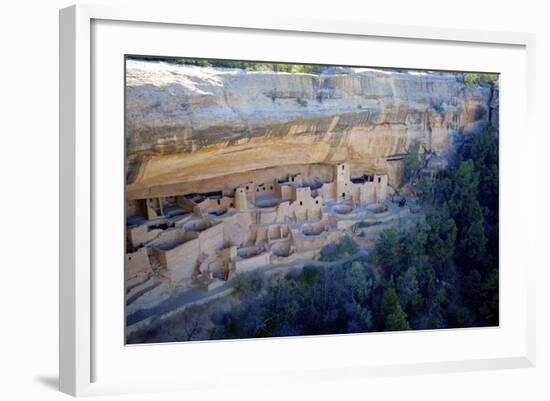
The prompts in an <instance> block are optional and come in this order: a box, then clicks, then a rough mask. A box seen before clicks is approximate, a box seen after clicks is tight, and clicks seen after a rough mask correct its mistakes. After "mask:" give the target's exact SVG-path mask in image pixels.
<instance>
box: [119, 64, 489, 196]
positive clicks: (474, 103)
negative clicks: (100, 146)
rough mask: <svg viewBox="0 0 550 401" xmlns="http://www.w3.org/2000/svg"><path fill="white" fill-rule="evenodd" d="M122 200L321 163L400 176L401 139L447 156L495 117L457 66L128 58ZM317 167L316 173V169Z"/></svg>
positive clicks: (225, 184) (392, 178) (215, 186)
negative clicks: (305, 68)
mask: <svg viewBox="0 0 550 401" xmlns="http://www.w3.org/2000/svg"><path fill="white" fill-rule="evenodd" d="M126 74H127V75H126V133H125V135H126V136H125V142H126V151H127V165H126V177H127V197H128V199H138V198H145V197H153V196H167V195H174V194H177V193H185V192H205V191H214V190H220V189H226V190H228V191H229V190H231V189H232V188H234V187H235V186H236V185H239V184H240V183H243V182H246V180H248V179H250V177H251V174H255V176H254V177H255V178H258V177H260V178H262V177H265V178H268V177H273V176H279V175H284V174H287V173H296V172H302V173H304V174H307V175H316V176H319V177H320V178H327V179H328V178H330V177H329V175H330V174H331V171H332V170H330V169H328V168H326V167H325V166H324V165H325V164H334V163H338V162H342V161H346V162H348V163H349V164H350V166H351V169H352V172H355V173H357V174H362V173H363V172H365V171H380V172H385V173H387V174H388V176H389V182H390V185H392V186H394V187H395V186H397V185H398V182H399V175H400V170H401V167H402V163H401V161H400V160H401V159H402V157H403V154H404V153H405V152H406V151H407V150H408V149H409V148H411V147H418V148H419V149H420V150H430V151H433V152H436V154H437V155H439V156H440V157H441V158H442V159H445V158H447V157H449V155H451V154H452V153H453V150H454V149H456V146H457V145H458V144H460V143H462V142H463V140H464V139H465V138H466V137H468V136H469V135H473V134H476V133H477V132H479V131H481V130H483V129H484V128H485V127H486V126H487V125H489V124H493V125H496V124H498V93H497V89H494V88H492V87H491V86H489V85H467V84H466V83H464V80H463V77H462V74H460V73H443V72H420V71H397V70H381V69H370V68H328V69H325V70H323V72H322V73H320V74H305V73H285V72H273V71H247V70H242V69H223V68H211V67H198V66H191V65H177V64H170V63H164V62H147V61H137V60H127V65H126ZM325 175H326V177H325Z"/></svg>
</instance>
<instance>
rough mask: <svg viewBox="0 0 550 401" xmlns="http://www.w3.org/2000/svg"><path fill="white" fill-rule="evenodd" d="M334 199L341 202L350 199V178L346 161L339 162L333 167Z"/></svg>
mask: <svg viewBox="0 0 550 401" xmlns="http://www.w3.org/2000/svg"><path fill="white" fill-rule="evenodd" d="M334 173H335V174H334V175H335V177H334V178H335V181H336V196H335V198H336V200H337V201H338V202H343V201H346V200H351V180H350V168H349V164H348V163H339V164H337V165H336V167H335V172H334Z"/></svg>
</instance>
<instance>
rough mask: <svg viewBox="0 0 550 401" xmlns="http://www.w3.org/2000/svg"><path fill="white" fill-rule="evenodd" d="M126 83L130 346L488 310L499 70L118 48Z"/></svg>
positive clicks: (409, 323) (443, 321)
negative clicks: (189, 54) (323, 62)
mask: <svg viewBox="0 0 550 401" xmlns="http://www.w3.org/2000/svg"><path fill="white" fill-rule="evenodd" d="M124 81H125V88H123V89H124V92H125V104H124V113H125V114H124V118H125V127H124V163H125V169H124V170H125V171H124V174H125V177H124V182H125V188H124V193H125V200H124V202H125V204H124V210H125V221H124V222H122V221H121V222H120V223H121V224H124V236H125V237H124V238H123V239H122V238H121V241H124V246H125V263H124V288H121V291H124V299H125V323H124V324H125V344H126V345H139V344H155V343H170V342H187V341H205V340H226V339H233V340H236V339H250V338H273V337H289V336H318V335H337V334H338V335H346V334H359V333H380V332H395V331H405V330H442V329H465V328H478V327H498V326H499V312H500V308H499V301H500V298H499V74H498V73H493V72H477V71H441V70H421V69H405V68H394V67H391V66H382V67H379V66H368V65H364V66H352V65H320V64H307V63H301V64H297V63H290V62H282V61H281V62H279V61H250V60H225V59H214V58H212V59H207V58H190V57H177V56H156V55H155V56H152V55H130V54H127V55H125V58H124ZM113 134H116V133H113ZM120 135H122V132H121V133H120ZM115 206H116V205H113V207H115ZM121 206H122V205H121ZM121 256H122V255H121Z"/></svg>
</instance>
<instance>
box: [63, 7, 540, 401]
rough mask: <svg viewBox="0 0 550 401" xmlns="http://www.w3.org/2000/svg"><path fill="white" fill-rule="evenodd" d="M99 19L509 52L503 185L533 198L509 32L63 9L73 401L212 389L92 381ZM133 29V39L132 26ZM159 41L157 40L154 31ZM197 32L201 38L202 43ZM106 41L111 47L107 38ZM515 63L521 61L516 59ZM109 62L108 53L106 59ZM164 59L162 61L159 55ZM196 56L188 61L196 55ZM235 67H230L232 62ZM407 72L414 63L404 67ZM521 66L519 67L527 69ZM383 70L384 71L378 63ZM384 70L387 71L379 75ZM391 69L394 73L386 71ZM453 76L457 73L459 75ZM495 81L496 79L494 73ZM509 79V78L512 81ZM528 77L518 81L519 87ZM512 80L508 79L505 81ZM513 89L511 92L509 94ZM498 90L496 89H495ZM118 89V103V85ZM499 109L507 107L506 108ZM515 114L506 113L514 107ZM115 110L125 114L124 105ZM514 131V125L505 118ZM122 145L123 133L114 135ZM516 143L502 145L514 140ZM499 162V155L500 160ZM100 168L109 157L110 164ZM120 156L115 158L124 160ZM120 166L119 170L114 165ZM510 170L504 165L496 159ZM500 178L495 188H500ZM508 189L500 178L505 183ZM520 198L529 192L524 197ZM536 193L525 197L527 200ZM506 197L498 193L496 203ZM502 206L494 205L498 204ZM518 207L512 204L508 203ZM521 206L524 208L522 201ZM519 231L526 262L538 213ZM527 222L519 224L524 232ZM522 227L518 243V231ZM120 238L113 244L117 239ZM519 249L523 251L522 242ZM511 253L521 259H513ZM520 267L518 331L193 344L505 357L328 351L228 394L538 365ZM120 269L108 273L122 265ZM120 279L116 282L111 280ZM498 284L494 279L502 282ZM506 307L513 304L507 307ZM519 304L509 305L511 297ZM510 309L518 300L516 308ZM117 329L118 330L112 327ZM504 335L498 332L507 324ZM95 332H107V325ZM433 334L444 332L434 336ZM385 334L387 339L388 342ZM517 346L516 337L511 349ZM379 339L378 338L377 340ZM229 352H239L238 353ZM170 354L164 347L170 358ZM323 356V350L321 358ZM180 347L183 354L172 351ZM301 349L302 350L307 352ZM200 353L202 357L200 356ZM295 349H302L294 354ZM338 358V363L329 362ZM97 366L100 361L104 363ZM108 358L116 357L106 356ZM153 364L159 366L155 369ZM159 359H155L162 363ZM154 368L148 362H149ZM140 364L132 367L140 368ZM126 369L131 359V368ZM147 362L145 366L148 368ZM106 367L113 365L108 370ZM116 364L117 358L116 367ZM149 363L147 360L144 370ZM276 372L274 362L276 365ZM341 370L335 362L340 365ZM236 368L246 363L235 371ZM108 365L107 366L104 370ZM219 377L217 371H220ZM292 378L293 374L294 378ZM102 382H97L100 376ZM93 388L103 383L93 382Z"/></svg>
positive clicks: (524, 45)
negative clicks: (407, 346)
mask: <svg viewBox="0 0 550 401" xmlns="http://www.w3.org/2000/svg"><path fill="white" fill-rule="evenodd" d="M98 21H110V22H109V23H110V24H113V23H117V22H120V23H136V22H139V23H140V24H153V25H155V24H156V25H158V26H159V27H160V26H162V27H163V28H165V29H172V28H171V27H174V29H177V27H185V26H189V27H204V28H205V29H208V30H210V31H216V30H220V31H221V30H224V29H231V30H236V31H239V30H240V31H239V32H242V33H244V34H245V35H252V34H253V33H254V32H255V31H261V32H268V33H269V32H271V33H273V34H277V33H285V34H289V35H292V34H295V35H299V34H307V35H309V36H310V37H311V36H312V35H313V36H315V35H318V36H323V37H330V35H337V36H338V37H343V38H354V40H355V39H361V38H383V39H384V40H389V41H396V42H398V41H418V42H422V43H424V42H426V43H428V42H430V43H431V42H435V43H437V45H438V46H446V45H449V46H451V45H453V46H454V45H456V44H460V45H461V46H464V47H468V46H472V47H475V46H495V47H502V48H504V47H511V48H513V49H517V50H518V51H517V53H518V54H517V55H514V56H513V57H518V59H517V60H518V66H519V67H518V68H519V70H521V73H518V76H516V77H515V79H514V80H513V82H514V83H515V84H516V85H517V87H515V88H512V89H515V90H517V91H519V92H520V93H522V94H523V95H521V96H519V99H515V101H516V102H519V103H518V104H519V106H520V107H524V108H525V110H524V111H525V112H524V113H523V112H519V113H518V114H519V117H517V118H516V120H514V121H513V122H511V123H510V124H515V125H513V126H514V127H522V129H523V130H524V132H525V134H524V136H523V143H527V146H524V147H523V148H522V149H516V152H517V153H518V154H519V155H520V157H521V160H522V162H524V163H521V165H520V167H518V169H519V171H516V172H515V174H512V173H510V169H508V168H506V169H505V170H506V171H507V172H508V173H510V175H509V176H510V177H511V178H510V179H516V178H518V177H519V179H523V184H524V185H525V188H535V186H536V184H535V176H534V174H526V173H528V172H534V171H535V164H536V161H535V157H534V153H535V134H534V130H533V126H532V122H533V119H534V117H533V113H534V86H535V75H534V64H535V63H534V57H535V55H534V49H535V37H534V35H531V34H523V33H508V32H485V31H471V30H459V29H436V28H427V27H414V26H399V25H375V24H368V23H363V22H349V21H322V20H296V19H292V18H290V17H289V18H276V17H265V18H262V17H258V16H253V15H248V16H243V17H242V18H240V19H235V18H231V19H225V18H222V19H220V18H218V17H203V16H194V15H184V14H182V13H181V11H178V10H173V11H172V10H166V9H160V8H159V9H156V8H146V9H144V8H137V7H136V8H134V7H132V8H112V7H109V6H103V5H102V6H95V5H94V6H92V5H86V6H83V5H78V6H72V7H69V8H66V9H63V10H61V11H60V267H59V269H60V270H59V277H60V301H59V302H60V306H59V308H60V327H59V330H60V340H59V341H60V344H59V345H60V361H59V375H60V390H61V391H63V392H65V393H68V394H71V395H75V396H80V395H94V394H107V393H126V392H134V391H160V390H167V389H189V388H193V389H197V388H198V389H201V388H208V386H209V385H210V384H211V381H209V380H208V376H207V375H206V374H205V373H201V371H200V369H197V371H196V372H195V373H193V372H187V373H186V375H185V377H183V378H179V379H178V378H173V377H168V378H167V379H165V380H160V379H152V380H151V381H149V382H148V381H144V380H140V381H139V383H136V382H134V381H132V380H130V379H129V378H128V377H123V375H120V377H116V375H111V376H109V378H106V379H105V380H103V379H102V378H101V372H98V369H100V368H99V366H101V365H100V364H97V363H96V358H97V356H98V353H99V354H101V353H102V352H103V354H105V353H106V351H105V350H106V349H107V348H102V347H103V345H102V344H101V341H100V343H99V345H98V344H96V341H97V335H96V334H94V333H96V325H97V324H98V322H100V321H101V319H102V317H101V313H100V312H99V313H98V310H101V308H100V307H99V308H96V307H94V293H95V291H97V289H98V288H97V287H98V286H99V285H101V282H102V281H101V279H98V277H97V276H96V275H95V274H94V263H95V261H96V260H97V259H96V255H95V253H94V232H96V233H97V221H96V219H97V218H98V214H97V213H96V212H97V205H96V204H95V202H96V198H95V195H96V194H95V191H96V189H97V186H96V185H101V184H98V182H97V181H96V179H95V178H94V177H95V175H96V172H95V169H96V168H97V158H96V157H97V154H98V152H101V148H100V146H99V145H97V143H96V142H95V141H94V138H93V135H94V134H93V133H94V130H93V126H94V125H95V126H100V124H97V121H95V120H94V118H98V115H97V114H96V110H95V108H94V107H95V105H94V103H93V102H92V95H93V91H94V89H93V86H92V85H91V83H92V79H93V75H94V68H97V64H96V61H95V60H94V59H93V58H94V54H97V53H95V51H97V50H98V49H97V48H95V47H94V46H101V44H102V43H104V42H101V40H98V41H97V42H94V41H93V32H94V23H96V22H98ZM117 29H129V28H128V26H123V27H119V28H117ZM136 29H140V28H139V27H138V28H136ZM159 34H163V33H162V32H161V33H159ZM199 34H200V33H199ZM113 42H116V41H115V40H113ZM520 53H521V54H520ZM113 54H114V53H113ZM166 55H170V54H166ZM193 56H194V54H193ZM234 58H236V59H238V58H239V57H238V56H235V57H234ZM120 63H121V65H120V68H121V70H120V71H117V72H116V74H119V75H120V73H121V71H122V60H120ZM409 63H413V61H412V60H409ZM523 63H525V64H523ZM384 66H386V65H384ZM387 66H390V65H387ZM392 66H393V65H392ZM456 69H460V66H457V68H456ZM493 72H499V71H495V70H493ZM510 74H511V75H510V76H512V74H513V73H512V72H511V73H510ZM523 78H524V79H523ZM510 82H512V80H511V81H510ZM508 88H510V87H508ZM505 89H506V85H504V88H503V91H504V90H505ZM116 90H119V91H120V94H122V93H123V87H120V88H118V89H116ZM504 100H506V99H504ZM501 104H502V105H503V107H502V113H503V114H504V113H507V112H508V111H509V109H508V110H507V109H506V105H507V104H508V103H507V102H506V101H504V102H502V103H501ZM510 104H511V103H510ZM120 107H123V105H120ZM507 121H508V120H505V121H503V123H504V127H503V131H504V134H503V135H506V124H507ZM510 121H511V120H510ZM120 136H121V138H122V136H123V133H122V132H120ZM512 140H513V139H510V141H512ZM514 146H515V143H514V142H510V143H508V144H507V148H508V149H510V148H512V147H514ZM503 156H506V153H504V154H503ZM106 157H107V159H108V157H109V156H108V155H106ZM120 157H122V155H120ZM112 163H113V164H115V165H116V163H118V162H117V161H116V160H113V161H112ZM501 163H503V165H504V166H505V167H506V163H507V161H506V158H503V160H502V161H501ZM502 179H503V178H502V177H501V182H502ZM505 179H508V178H505ZM526 191H528V189H526ZM531 191H532V190H531ZM501 196H504V195H501ZM518 196H522V198H521V199H520V198H518V199H517V202H522V203H521V204H523V203H525V202H526V200H525V197H526V196H527V194H521V195H518ZM501 202H502V198H501ZM516 204H517V203H516ZM525 205H526V203H525ZM506 213H508V212H507V210H506V209H504V210H503V212H502V216H503V218H504V221H506V220H507V219H508V216H507V214H506ZM522 213H523V214H522V217H525V219H521V221H517V222H514V221H515V220H514V219H513V218H510V219H509V221H511V222H512V224H509V225H508V226H507V227H508V231H509V238H508V241H509V243H513V241H514V240H515V239H519V238H517V237H518V236H519V235H521V236H522V237H523V238H521V244H522V245H520V246H522V247H523V248H522V249H523V250H525V251H526V254H527V255H534V252H529V251H528V250H529V247H531V246H533V244H534V243H535V241H534V240H532V238H531V236H533V235H534V234H529V233H534V232H536V230H534V229H532V228H531V229H528V227H530V224H534V223H533V222H534V221H535V218H534V216H535V215H536V211H535V209H534V208H533V207H527V208H526V210H524V211H523V212H522ZM521 224H523V226H521ZM521 228H525V230H524V232H523V233H522V234H519V230H520V229H521ZM121 233H122V230H120V232H119V233H118V234H120V235H122V234H121ZM518 243H519V242H518ZM503 251H506V252H513V251H512V250H510V249H503V250H501V252H503ZM518 252H519V250H518ZM521 260H522V263H521V269H523V270H522V272H523V273H525V276H524V277H523V276H521V279H520V280H516V283H517V293H513V294H512V293H511V292H508V293H507V294H511V295H510V297H509V298H508V299H510V300H512V301H514V304H517V305H519V306H518V309H521V310H518V311H517V316H518V317H519V318H520V319H518V320H521V321H519V322H510V319H509V320H508V321H507V322H505V323H503V324H504V326H501V327H500V328H498V329H493V332H489V331H481V330H480V331H476V330H475V329H472V330H469V331H468V330H463V331H460V332H459V333H458V334H457V333H450V332H447V333H435V335H434V333H433V332H431V333H427V332H422V333H407V334H401V333H393V334H383V333H382V334H380V335H379V337H373V336H371V337H369V336H350V337H344V338H342V337H341V336H329V337H330V338H324V339H321V340H319V339H314V338H305V339H276V340H247V341H236V342H232V345H231V346H229V345H227V344H229V343H227V342H213V343H212V344H204V343H203V344H200V345H199V347H202V348H201V352H210V351H208V347H210V348H212V352H220V350H223V348H224V347H225V348H229V347H231V348H233V350H231V351H229V352H228V354H227V355H228V356H231V355H235V354H232V353H233V352H237V348H238V352H240V353H241V354H240V355H244V356H245V357H244V359H245V360H246V355H250V354H254V353H257V352H268V351H269V349H272V352H274V353H276V352H279V351H280V349H281V348H282V347H288V349H292V350H293V352H309V353H315V351H316V350H319V349H320V347H323V349H329V350H330V349H331V348H330V347H337V346H340V347H341V346H342V344H343V341H345V342H348V343H354V344H355V345H358V344H360V343H361V342H365V341H375V340H373V339H375V338H378V339H379V338H381V337H382V336H386V338H390V339H391V340H389V342H388V343H391V344H394V345H397V344H399V343H400V342H403V343H405V341H409V340H407V339H408V338H409V337H410V336H411V335H412V336H413V337H414V338H413V339H412V340H411V341H414V342H416V344H421V343H423V342H424V343H425V344H429V343H430V342H432V341H441V344H444V342H445V341H453V340H452V338H454V337H453V336H456V335H458V336H462V337H470V338H471V340H470V341H477V340H476V339H477V338H481V337H484V340H483V341H494V340H497V341H496V342H499V341H500V340H502V341H501V343H499V346H500V347H501V348H498V349H497V348H495V350H494V351H491V352H487V353H482V352H477V351H476V352H477V353H476V352H472V353H471V354H469V355H468V356H467V357H465V358H463V359H460V358H454V359H444V360H435V359H432V360H430V361H422V360H417V359H416V358H415V357H414V355H411V356H410V358H409V359H408V361H407V362H403V361H401V362H395V360H392V359H391V358H386V359H385V358H384V356H381V357H380V358H379V359H377V360H376V361H375V362H371V363H368V362H367V361H365V363H364V364H363V363H362V362H361V360H360V359H359V360H357V359H352V358H351V357H349V358H348V359H347V360H345V359H342V360H338V361H336V356H334V357H333V358H335V359H334V363H335V365H334V367H332V366H330V363H331V362H330V358H331V355H333V354H331V353H330V352H328V353H327V355H328V359H329V361H328V362H327V363H328V364H327V365H326V366H319V367H318V368H314V367H315V366H316V365H315V363H312V364H310V365H307V364H303V365H300V364H297V367H296V369H292V370H286V369H284V367H281V366H279V367H277V368H274V369H272V370H271V371H270V370H269V369H267V367H265V369H264V367H258V366H255V367H254V368H251V367H250V366H244V365H243V366H240V367H239V369H238V375H237V374H236V375H235V377H230V378H227V379H226V380H223V379H222V380H221V381H219V382H218V383H222V385H225V384H227V385H229V383H231V384H232V385H233V384H237V385H238V384H239V383H240V382H239V380H238V377H239V376H240V377H244V379H242V383H245V382H246V378H247V377H248V378H250V377H254V379H255V380H256V381H257V382H262V381H265V382H268V381H270V380H273V379H274V378H276V380H278V381H279V382H283V383H284V382H292V381H293V380H295V379H296V378H299V380H304V379H305V380H320V379H326V378H327V377H331V378H339V377H350V376H351V377H354V378H361V377H369V376H380V375H384V376H385V375H399V374H418V373H430V372H442V371H445V372H448V371H467V370H480V369H502V368H512V367H530V366H534V364H535V305H534V302H535V301H534V300H535V294H534V289H535V284H534V280H535V278H534V270H535V266H534V265H535V262H534V259H532V258H531V257H530V256H526V257H524V258H522V259H521ZM118 262H120V263H121V264H120V268H122V255H120V256H119V258H118ZM118 262H117V261H116V260H114V261H113V263H115V265H116V263H118ZM116 274H118V275H119V276H121V275H122V273H121V271H120V272H119V273H116V272H113V275H116ZM501 283H502V281H501ZM109 294H111V295H107V296H108V297H111V298H109V299H110V300H112V301H113V302H120V303H121V304H122V302H123V301H122V299H123V296H122V287H120V296H119V297H118V298H117V297H116V295H112V293H109ZM512 297H513V299H512ZM516 298H517V299H516ZM516 300H517V301H518V302H515V301H516ZM511 303H512V302H505V303H504V305H503V302H502V300H501V308H503V307H505V308H508V307H510V304H511ZM120 324H121V325H122V322H120ZM508 324H509V326H506V325H508ZM103 327H107V326H105V325H103ZM508 327H509V328H510V330H512V331H514V333H515V334H514V336H510V337H506V336H503V337H502V338H500V337H498V338H497V336H498V335H499V334H498V332H499V330H500V332H502V333H505V332H506V330H508ZM439 332H441V331H439ZM387 336H391V337H387ZM429 336H436V337H438V338H440V340H437V339H435V340H434V339H432V338H431V337H429ZM512 338H513V339H512ZM377 341H378V340H377ZM512 341H513V342H514V343H513V346H514V347H511V346H510V347H511V348H513V349H514V350H513V351H510V352H506V349H507V347H508V346H509V345H510V344H512ZM235 344H236V345H235ZM120 347H122V348H124V345H123V342H122V341H120ZM155 347H160V348H164V349H165V350H168V349H169V350H170V351H169V352H172V351H173V350H175V348H174V347H178V345H177V344H176V345H169V346H149V347H144V348H147V354H148V356H147V357H148V358H153V359H154V360H155V361H157V362H158V361H159V360H162V358H164V357H163V356H160V357H159V356H158V355H157V356H155V355H153V354H160V353H161V352H160V351H159V352H157V351H156V349H155ZM169 347H171V348H169ZM325 347H326V348H325ZM180 348H181V346H180ZM304 349H305V350H307V351H304ZM204 350H207V351H204ZM300 350H301V351H300ZM132 352H133V353H134V354H136V355H133V356H132V358H138V357H139V355H140V353H138V352H137V351H132ZM186 352H187V353H188V355H190V356H191V358H193V355H196V353H195V352H194V351H193V348H191V347H188V348H187V349H186ZM334 355H336V354H334ZM100 358H103V359H102V360H103V361H105V360H107V359H106V357H104V356H101V355H100ZM113 358H114V357H113ZM155 358H157V359H155ZM159 358H161V359H159ZM153 359H151V360H153ZM138 360H139V359H138ZM133 361H134V364H135V361H136V359H133ZM144 361H145V360H144ZM109 362H111V361H109ZM112 362H113V363H114V362H115V361H114V359H113V361H112ZM147 363H149V360H148V362H147ZM274 363H275V362H274ZM337 363H338V364H337ZM241 364H244V362H243V363H241ZM104 365H105V362H103V366H104ZM220 369H221V368H220ZM297 372H299V373H297ZM98 373H99V374H98ZM98 378H100V379H98Z"/></svg>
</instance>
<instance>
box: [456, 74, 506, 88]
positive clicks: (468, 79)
mask: <svg viewBox="0 0 550 401" xmlns="http://www.w3.org/2000/svg"><path fill="white" fill-rule="evenodd" d="M464 83H466V85H495V86H498V74H488V73H483V72H465V73H464Z"/></svg>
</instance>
